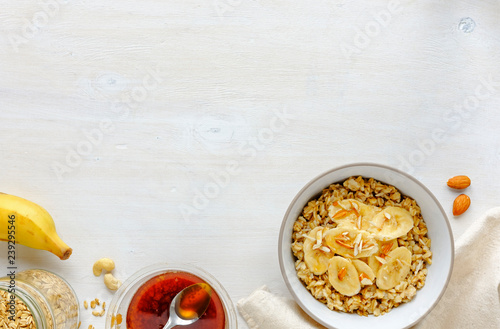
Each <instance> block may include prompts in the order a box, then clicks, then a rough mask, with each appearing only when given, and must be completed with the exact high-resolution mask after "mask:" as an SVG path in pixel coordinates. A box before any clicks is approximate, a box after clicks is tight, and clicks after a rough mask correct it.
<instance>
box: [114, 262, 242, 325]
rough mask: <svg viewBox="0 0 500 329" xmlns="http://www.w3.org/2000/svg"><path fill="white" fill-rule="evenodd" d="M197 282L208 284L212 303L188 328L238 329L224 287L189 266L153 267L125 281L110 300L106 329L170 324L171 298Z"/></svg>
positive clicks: (209, 276) (167, 265)
mask: <svg viewBox="0 0 500 329" xmlns="http://www.w3.org/2000/svg"><path fill="white" fill-rule="evenodd" d="M195 283H208V284H209V285H210V286H211V287H212V289H213V292H212V295H211V300H210V304H209V306H208V308H207V310H206V311H205V313H204V314H203V315H202V316H201V317H200V319H199V320H197V321H196V322H194V323H192V324H190V325H186V326H183V328H186V329H233V328H234V329H236V328H237V323H236V313H235V310H234V306H233V304H232V302H231V299H230V298H229V295H228V294H227V292H226V291H225V290H224V288H223V287H222V285H221V284H220V283H219V282H218V281H217V280H216V279H215V278H214V277H213V276H211V275H210V274H209V273H207V272H205V271H204V270H202V269H200V268H198V267H195V266H192V265H187V264H166V263H161V264H154V265H152V266H149V267H146V268H144V269H142V270H140V271H138V272H137V273H135V274H134V275H132V276H131V277H130V278H129V279H128V280H126V281H125V282H124V283H123V285H122V286H121V287H120V288H119V289H118V291H117V292H116V293H115V296H114V297H113V300H112V301H111V304H110V306H109V308H108V312H107V315H106V329H158V328H162V327H163V326H164V325H165V324H166V323H167V321H168V318H169V309H170V303H171V301H172V299H173V298H174V297H175V296H176V295H177V294H178V293H179V292H180V291H181V290H183V289H184V288H186V287H188V286H190V285H192V284H195Z"/></svg>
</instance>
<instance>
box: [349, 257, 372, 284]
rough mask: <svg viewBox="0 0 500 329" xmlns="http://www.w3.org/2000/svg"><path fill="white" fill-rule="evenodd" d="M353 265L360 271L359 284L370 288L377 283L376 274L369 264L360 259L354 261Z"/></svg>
mask: <svg viewBox="0 0 500 329" xmlns="http://www.w3.org/2000/svg"><path fill="white" fill-rule="evenodd" d="M352 265H354V267H355V268H356V270H357V271H358V278H359V282H360V283H361V285H362V286H369V285H372V284H373V282H375V273H373V270H372V269H371V268H370V266H368V264H366V263H365V262H363V261H361V260H359V259H353V260H352Z"/></svg>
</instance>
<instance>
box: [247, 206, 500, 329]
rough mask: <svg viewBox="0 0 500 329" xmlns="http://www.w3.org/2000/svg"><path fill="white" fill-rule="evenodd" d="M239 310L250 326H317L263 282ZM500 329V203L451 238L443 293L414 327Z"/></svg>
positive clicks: (300, 328)
mask: <svg viewBox="0 0 500 329" xmlns="http://www.w3.org/2000/svg"><path fill="white" fill-rule="evenodd" d="M237 307H238V311H239V312H240V314H241V316H242V317H243V318H244V319H245V321H246V322H247V324H248V326H249V327H250V328H251V329H319V328H324V327H323V326H321V325H319V324H317V323H316V322H314V320H312V319H311V318H310V317H309V316H308V315H307V314H306V313H304V312H303V311H302V310H301V309H300V307H299V306H298V305H297V304H296V303H295V302H294V301H292V300H290V299H288V298H283V297H278V296H276V295H274V294H272V293H271V292H270V291H269V290H268V289H267V287H265V286H264V287H262V288H259V289H257V290H256V291H254V292H253V293H252V294H251V295H250V296H249V297H247V298H244V299H241V300H240V301H239V302H238V304H237ZM438 328H439V329H442V328H453V329H462V328H463V329H470V328H494V329H498V328H500V208H494V209H491V210H490V211H488V212H487V213H486V214H485V215H484V216H482V217H481V218H479V219H478V220H477V221H476V222H474V224H473V225H472V226H471V227H470V228H469V229H468V230H467V232H465V233H464V234H463V235H462V236H461V237H460V238H459V239H458V240H457V241H456V243H455V264H454V269H453V273H452V276H451V280H450V283H449V284H448V288H447V289H446V292H445V294H444V295H443V297H442V298H441V300H440V302H439V303H438V305H437V306H436V307H435V308H434V309H433V310H432V312H431V313H430V314H429V315H428V316H427V317H426V318H424V319H423V320H422V321H421V322H420V323H419V324H417V325H416V326H414V327H413V329H438Z"/></svg>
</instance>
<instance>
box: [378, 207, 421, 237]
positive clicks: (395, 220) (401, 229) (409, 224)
mask: <svg viewBox="0 0 500 329" xmlns="http://www.w3.org/2000/svg"><path fill="white" fill-rule="evenodd" d="M372 222H373V225H374V226H373V227H372V228H370V229H369V231H370V232H371V233H374V235H375V238H376V239H377V240H380V241H388V240H392V239H396V238H399V237H401V236H403V235H406V233H408V232H409V231H410V230H411V229H412V228H413V217H412V216H411V214H410V212H409V211H408V210H406V209H403V208H400V207H387V208H385V209H383V210H382V211H381V212H379V213H378V214H377V215H375V217H373V220H372Z"/></svg>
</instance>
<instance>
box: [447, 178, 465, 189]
mask: <svg viewBox="0 0 500 329" xmlns="http://www.w3.org/2000/svg"><path fill="white" fill-rule="evenodd" d="M448 186H449V187H451V188H454V189H457V190H461V189H464V188H467V187H469V186H470V178H469V177H467V176H465V175H460V176H455V177H452V178H450V179H448Z"/></svg>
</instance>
